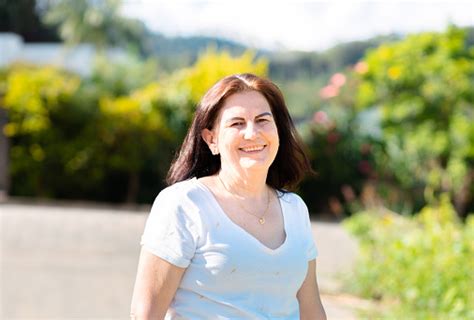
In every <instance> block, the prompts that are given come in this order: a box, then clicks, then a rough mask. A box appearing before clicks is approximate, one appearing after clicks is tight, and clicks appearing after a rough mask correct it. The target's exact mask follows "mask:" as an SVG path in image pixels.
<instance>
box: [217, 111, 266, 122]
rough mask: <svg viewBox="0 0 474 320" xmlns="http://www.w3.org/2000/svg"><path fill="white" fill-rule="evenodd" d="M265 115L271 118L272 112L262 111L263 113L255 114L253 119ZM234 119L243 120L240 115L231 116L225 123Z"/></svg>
mask: <svg viewBox="0 0 474 320" xmlns="http://www.w3.org/2000/svg"><path fill="white" fill-rule="evenodd" d="M265 116H269V117H272V118H273V115H272V113H271V112H268V111H267V112H263V113H261V114H259V115H257V116H255V119H258V118H261V117H265ZM235 120H245V119H244V118H242V117H232V118H230V119H227V120H226V121H225V122H226V123H227V122H231V121H235Z"/></svg>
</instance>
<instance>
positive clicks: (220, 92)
mask: <svg viewBox="0 0 474 320" xmlns="http://www.w3.org/2000/svg"><path fill="white" fill-rule="evenodd" d="M308 171H311V168H310V166H309V162H308V160H307V158H306V155H305V154H304V152H303V150H302V147H301V145H300V142H299V140H298V138H297V133H296V130H295V128H294V125H293V123H292V121H291V118H290V115H289V113H288V109H287V107H286V105H285V102H284V99H283V96H282V94H281V92H280V90H279V89H278V88H277V87H276V86H275V85H274V84H273V83H272V82H270V81H268V80H266V79H262V78H259V77H257V76H255V75H251V74H242V75H233V76H229V77H226V78H224V79H222V80H221V81H219V82H218V83H217V84H215V85H214V86H213V87H212V88H211V89H210V90H209V91H208V92H207V93H206V94H205V96H204V97H203V99H202V100H201V103H200V104H199V106H198V108H197V110H196V114H195V117H194V119H193V122H192V125H191V128H190V129H189V131H188V134H187V136H186V138H185V141H184V143H183V145H182V147H181V150H180V152H179V154H178V155H177V158H176V160H175V162H174V163H173V165H172V166H171V168H170V171H169V175H168V183H169V184H170V186H169V187H168V188H166V189H164V190H163V191H161V192H160V193H159V195H158V197H157V198H156V200H155V203H154V204H153V207H152V210H151V213H150V215H149V217H148V220H147V223H146V226H145V230H144V233H143V235H142V239H141V245H142V250H141V254H140V260H139V264H138V272H137V278H136V282H135V289H134V292H133V298H132V315H133V316H134V317H136V318H140V319H142V318H143V319H148V318H153V319H156V318H160V319H161V318H165V319H209V318H217V317H220V318H223V319H235V318H238V319H262V318H276V317H278V318H285V319H325V318H326V316H325V313H324V309H323V306H322V304H321V301H320V298H319V291H318V285H317V281H316V257H317V249H316V246H315V244H314V241H313V238H312V232H311V223H310V220H309V215H308V210H307V208H306V205H305V204H304V202H303V201H302V200H301V198H300V197H298V196H297V195H296V194H294V193H291V192H289V191H287V189H288V188H291V187H293V186H295V185H296V184H297V183H298V182H299V181H300V179H301V178H302V176H303V175H304V173H305V172H308Z"/></svg>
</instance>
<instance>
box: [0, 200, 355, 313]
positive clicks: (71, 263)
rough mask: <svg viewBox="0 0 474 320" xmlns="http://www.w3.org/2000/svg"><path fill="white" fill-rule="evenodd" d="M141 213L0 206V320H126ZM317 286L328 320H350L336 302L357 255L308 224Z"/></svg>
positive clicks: (327, 229) (350, 308)
mask: <svg viewBox="0 0 474 320" xmlns="http://www.w3.org/2000/svg"><path fill="white" fill-rule="evenodd" d="M146 217H147V211H146V210H145V211H143V210H142V211H137V210H134V211H132V210H120V209H114V208H97V207H95V208H90V207H89V208H88V207H76V206H75V207H70V206H58V205H54V206H52V205H25V204H14V203H3V204H1V203H0V232H1V233H0V239H1V248H0V249H1V250H0V267H1V269H0V271H1V276H0V281H1V282H0V286H1V292H0V293H1V295H0V302H1V303H0V319H128V313H129V306H130V298H131V292H132V288H133V282H134V277H135V272H136V265H137V260H138V253H139V244H138V242H139V239H140V235H141V232H142V231H143V226H144V223H145V220H146ZM313 226H314V228H313V231H314V235H315V239H316V242H317V245H318V248H319V253H320V255H319V259H318V280H319V282H320V287H321V291H322V293H323V295H322V298H323V303H324V305H325V308H326V311H327V313H328V317H329V319H355V312H354V305H355V304H357V303H358V302H359V301H358V300H357V299H354V298H352V297H349V298H347V297H346V298H344V296H341V295H340V294H338V292H339V291H340V287H339V284H338V282H337V281H335V280H334V274H336V273H338V272H347V270H348V269H349V268H350V266H351V265H352V262H353V259H354V256H355V254H356V250H357V247H356V245H355V242H354V241H353V240H352V239H351V238H350V237H349V236H348V235H347V234H346V233H345V232H344V231H343V230H342V229H341V227H340V226H339V225H337V224H332V223H323V222H315V223H313Z"/></svg>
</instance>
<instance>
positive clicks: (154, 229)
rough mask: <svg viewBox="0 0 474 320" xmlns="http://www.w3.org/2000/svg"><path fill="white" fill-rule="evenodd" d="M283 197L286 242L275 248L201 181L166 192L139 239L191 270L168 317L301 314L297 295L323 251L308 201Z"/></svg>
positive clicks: (283, 316)
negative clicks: (242, 222)
mask: <svg viewBox="0 0 474 320" xmlns="http://www.w3.org/2000/svg"><path fill="white" fill-rule="evenodd" d="M279 195H280V197H279V201H280V205H281V208H282V212H283V218H284V226H285V232H286V239H285V242H284V243H283V244H282V245H281V246H280V247H278V248H277V249H274V250H273V249H270V248H268V247H266V246H265V245H263V244H262V243H261V242H260V241H259V240H257V239H256V238H255V237H253V236H252V235H251V234H249V233H248V232H247V231H245V230H244V229H242V228H241V227H240V226H238V225H237V224H235V223H234V222H233V221H232V220H230V218H229V217H228V216H227V215H226V214H225V213H224V211H223V210H222V208H221V207H220V205H219V204H218V202H217V200H216V199H215V197H214V195H213V194H212V193H211V191H210V190H209V189H208V188H207V187H206V186H205V185H204V184H202V183H201V182H199V181H198V180H197V179H196V178H193V179H190V180H187V181H182V182H179V183H176V184H174V185H172V186H170V187H168V188H166V189H164V190H162V191H161V192H160V194H159V195H158V196H157V198H156V200H155V202H154V204H153V207H152V209H151V212H150V215H149V216H148V219H147V222H146V225H145V230H144V232H143V235H142V238H141V242H140V244H141V245H143V246H144V247H145V248H146V249H147V250H148V251H149V252H151V253H153V254H155V255H156V256H158V257H160V258H162V259H164V260H166V261H168V262H170V263H172V264H174V265H176V266H178V267H182V268H187V269H186V271H185V272H184V275H183V278H182V280H181V283H180V285H179V288H178V290H177V292H176V294H175V297H174V299H173V301H172V302H171V305H170V307H169V309H168V312H167V314H166V317H165V319H275V318H280V319H299V305H298V301H297V299H296V293H297V291H298V290H299V288H300V287H301V284H302V283H303V280H304V278H305V276H306V272H307V268H308V261H310V260H312V259H314V258H316V256H317V254H318V253H317V249H316V246H315V244H314V241H313V237H312V233H311V223H310V220H309V215H308V210H307V208H306V205H305V204H304V202H303V201H302V200H301V198H300V197H299V196H297V195H296V194H294V193H280V194H279Z"/></svg>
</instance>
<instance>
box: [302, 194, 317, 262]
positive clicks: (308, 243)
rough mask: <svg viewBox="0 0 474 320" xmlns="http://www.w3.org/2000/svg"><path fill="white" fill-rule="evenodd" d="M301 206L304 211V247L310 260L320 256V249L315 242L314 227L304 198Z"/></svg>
mask: <svg viewBox="0 0 474 320" xmlns="http://www.w3.org/2000/svg"><path fill="white" fill-rule="evenodd" d="M300 200H301V199H300ZM301 207H302V209H301V210H302V212H303V230H304V248H305V252H306V258H307V259H308V261H310V260H313V259H315V258H316V257H317V256H318V249H317V248H316V244H315V243H314V238H313V230H312V229H313V228H312V226H311V220H310V217H309V212H308V207H307V206H306V204H305V203H304V202H303V200H301Z"/></svg>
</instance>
